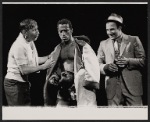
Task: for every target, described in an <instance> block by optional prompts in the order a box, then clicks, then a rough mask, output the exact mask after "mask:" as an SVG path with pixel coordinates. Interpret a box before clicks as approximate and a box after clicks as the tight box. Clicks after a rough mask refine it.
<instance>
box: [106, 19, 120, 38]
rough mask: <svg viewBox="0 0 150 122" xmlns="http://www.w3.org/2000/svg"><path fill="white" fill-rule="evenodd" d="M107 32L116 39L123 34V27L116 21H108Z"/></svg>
mask: <svg viewBox="0 0 150 122" xmlns="http://www.w3.org/2000/svg"><path fill="white" fill-rule="evenodd" d="M106 33H107V35H108V36H109V38H111V39H116V38H117V37H119V36H120V34H121V27H117V25H116V23H115V22H107V23H106Z"/></svg>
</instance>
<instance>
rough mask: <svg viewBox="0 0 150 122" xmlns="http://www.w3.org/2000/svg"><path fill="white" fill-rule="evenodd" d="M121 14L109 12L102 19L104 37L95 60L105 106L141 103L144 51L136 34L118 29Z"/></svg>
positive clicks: (120, 24) (120, 26) (121, 19)
mask: <svg viewBox="0 0 150 122" xmlns="http://www.w3.org/2000/svg"><path fill="white" fill-rule="evenodd" d="M122 26H123V18H122V17H121V16H120V15H117V14H115V13H112V14H111V15H110V16H109V17H108V19H107V21H106V32H107V35H108V37H109V38H108V39H106V40H103V41H101V42H100V46H99V48H98V54H97V57H98V60H99V64H100V72H101V74H104V75H105V76H106V77H105V88H106V94H107V101H108V106H120V105H126V106H141V105H142V94H143V88H142V75H141V73H140V70H141V69H142V68H143V67H144V62H145V51H144V49H143V46H142V43H141V41H140V39H139V37H137V36H131V35H126V34H124V33H123V32H122Z"/></svg>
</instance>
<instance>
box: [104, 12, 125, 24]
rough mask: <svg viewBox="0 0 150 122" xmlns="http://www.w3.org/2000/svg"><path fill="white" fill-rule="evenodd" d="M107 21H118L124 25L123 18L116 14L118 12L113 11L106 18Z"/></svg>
mask: <svg viewBox="0 0 150 122" xmlns="http://www.w3.org/2000/svg"><path fill="white" fill-rule="evenodd" d="M107 22H118V23H119V24H121V25H123V18H122V17H121V16H120V15H118V14H116V13H112V14H111V15H110V16H109V17H108V18H107V20H106V23H107Z"/></svg>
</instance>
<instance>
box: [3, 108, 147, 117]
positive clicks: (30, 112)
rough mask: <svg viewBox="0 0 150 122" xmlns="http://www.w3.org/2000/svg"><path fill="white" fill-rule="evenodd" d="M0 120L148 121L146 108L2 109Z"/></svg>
mask: <svg viewBox="0 0 150 122" xmlns="http://www.w3.org/2000/svg"><path fill="white" fill-rule="evenodd" d="M31 108H32V109H31ZM2 120H148V107H147V106H144V107H132V108H130V107H126V108H121V107H116V108H104V107H100V108H92V107H88V108H87V107H86V108H84V107H83V108H82V107H81V108H60V107H59V108H52V107H2Z"/></svg>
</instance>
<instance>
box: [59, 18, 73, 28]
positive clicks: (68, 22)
mask: <svg viewBox="0 0 150 122" xmlns="http://www.w3.org/2000/svg"><path fill="white" fill-rule="evenodd" d="M59 24H61V25H63V24H68V25H69V28H70V29H72V24H71V21H70V20H68V19H61V20H59V21H58V23H57V28H58V25H59Z"/></svg>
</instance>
